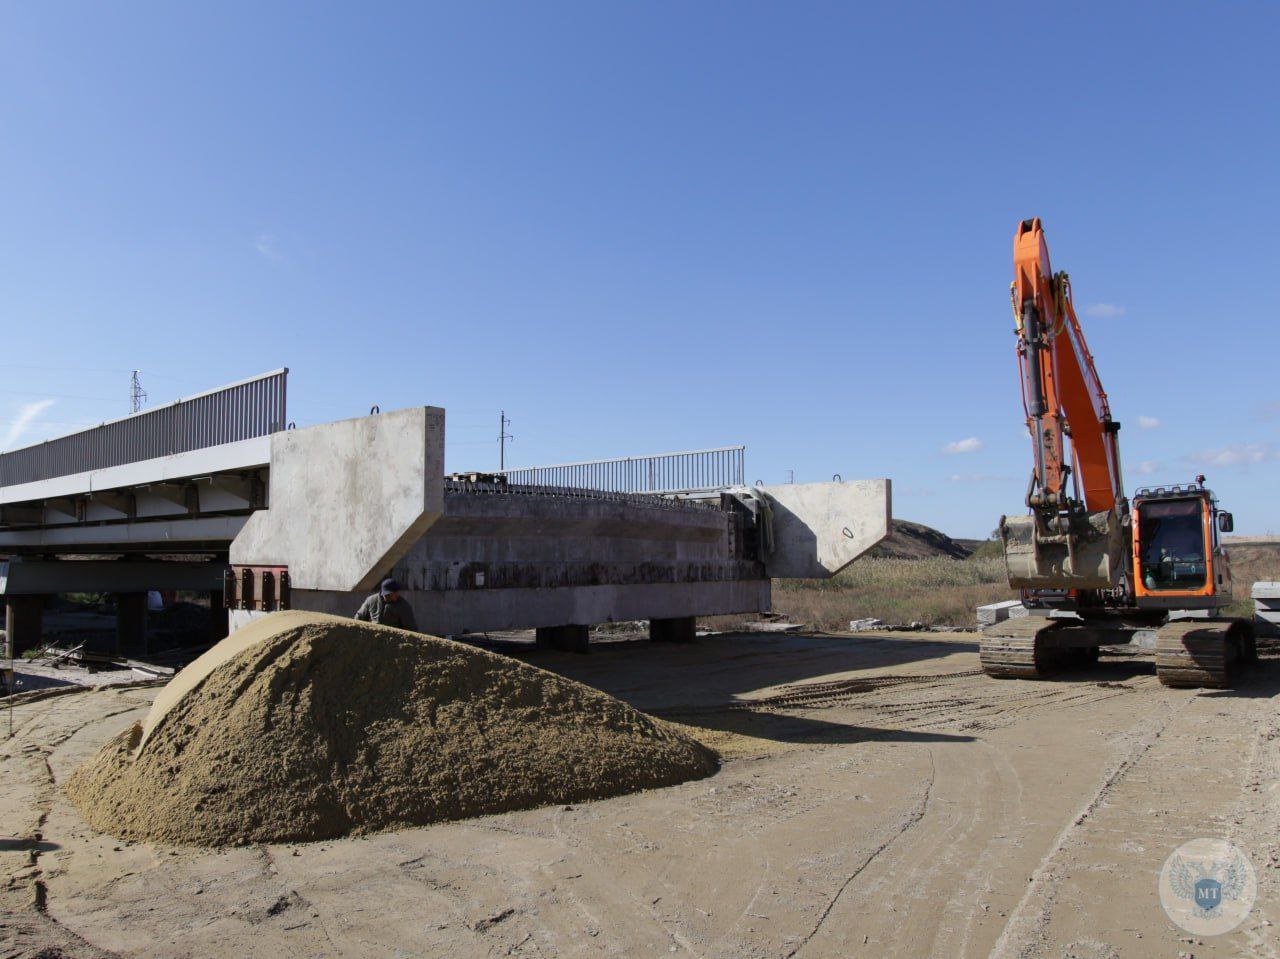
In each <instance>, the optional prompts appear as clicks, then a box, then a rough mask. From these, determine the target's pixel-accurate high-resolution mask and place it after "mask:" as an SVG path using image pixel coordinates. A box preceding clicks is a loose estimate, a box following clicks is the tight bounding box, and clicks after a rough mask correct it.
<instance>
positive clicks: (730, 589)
mask: <svg viewBox="0 0 1280 959" xmlns="http://www.w3.org/2000/svg"><path fill="white" fill-rule="evenodd" d="M401 595H402V596H404V598H405V599H406V600H408V602H409V604H410V605H411V606H412V607H413V614H414V617H415V618H416V619H417V621H418V628H419V629H420V630H422V631H423V632H425V633H431V634H432V635H435V636H456V635H459V634H461V633H482V632H490V631H493V630H499V629H535V628H538V627H546V626H563V625H566V624H569V623H579V624H585V625H594V624H597V623H609V622H623V621H627V620H637V619H677V618H680V617H686V616H721V615H727V614H730V613H755V612H763V611H765V610H768V609H769V606H770V588H769V580H767V579H750V580H727V581H724V582H710V583H656V584H651V585H614V586H566V587H561V588H555V589H492V590H490V589H458V590H413V589H409V590H405V591H404V592H403V593H401ZM363 598H364V596H363V595H362V594H360V593H346V592H342V593H339V592H330V591H318V590H294V592H293V606H294V608H295V609H308V610H314V611H316V612H321V613H333V614H334V615H337V616H352V615H354V614H355V611H356V609H357V608H358V607H359V605H360V602H361V600H362V599H363ZM259 615H260V614H259ZM253 618H254V617H253V616H252V615H251V614H246V613H245V612H244V611H243V610H234V611H233V612H232V617H231V621H232V628H233V629H235V628H239V627H240V626H241V625H243V624H244V623H247V622H250V621H251V620H252V619H253Z"/></svg>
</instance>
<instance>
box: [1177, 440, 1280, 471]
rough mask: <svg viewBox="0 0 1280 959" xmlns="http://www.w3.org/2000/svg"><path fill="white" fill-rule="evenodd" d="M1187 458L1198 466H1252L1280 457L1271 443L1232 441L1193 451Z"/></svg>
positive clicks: (1279, 453)
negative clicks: (1229, 443) (1212, 447)
mask: <svg viewBox="0 0 1280 959" xmlns="http://www.w3.org/2000/svg"><path fill="white" fill-rule="evenodd" d="M1187 459H1188V460H1190V461H1191V462H1192V463H1194V464H1196V465H1197V466H1250V465H1253V464H1255V463H1265V462H1267V461H1268V460H1275V459H1280V452H1277V451H1276V449H1275V447H1273V446H1272V445H1271V444H1270V443H1232V444H1231V445H1229V446H1219V447H1216V448H1214V449H1207V450H1200V451H1199V452H1196V453H1191V454H1190V455H1189V456H1187Z"/></svg>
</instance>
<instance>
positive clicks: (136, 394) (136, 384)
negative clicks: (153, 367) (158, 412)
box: [129, 370, 147, 413]
mask: <svg viewBox="0 0 1280 959" xmlns="http://www.w3.org/2000/svg"><path fill="white" fill-rule="evenodd" d="M140 372H141V370H134V371H133V377H132V379H130V381H129V412H130V413H137V412H138V411H140V410H141V409H142V404H143V403H145V402H146V401H147V391H146V390H144V389H143V388H142V381H141V380H139V379H138V374H139V373H140Z"/></svg>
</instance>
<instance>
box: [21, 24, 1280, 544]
mask: <svg viewBox="0 0 1280 959" xmlns="http://www.w3.org/2000/svg"><path fill="white" fill-rule="evenodd" d="M1278 9H1280V8H1277V7H1276V6H1275V5H1273V4H1264V3H1225V4H1212V5H1211V4H1177V3H1125V4H1115V3H1108V4H1096V5H1087V4H1086V5H1074V4H1073V5H1048V4H1038V5H1037V4H1025V3H1021V4H937V5H923V4H921V5H916V4H909V3H900V4H884V5H881V6H880V7H878V8H876V7H872V6H871V5H857V4H815V3H801V4H781V3H776V4H760V3H732V4H730V3H696V4H694V3H646V4H632V5H622V4H600V3H581V4H562V3H545V4H481V3H476V4H455V5H452V6H432V5H427V4H405V5H402V6H401V5H394V4H359V5H357V4H348V5H333V4H317V3H307V4H301V3H299V4H285V3H252V4H250V3H242V4H237V3H218V4H202V5H196V4H171V3H154V4H144V3H136V2H124V3H120V4H112V5H107V4H88V3H85V4H78V3H49V4H18V3H9V4H5V5H3V6H2V7H0V82H2V83H3V89H4V95H3V97H0V182H2V183H3V184H4V189H3V191H0V313H2V315H3V319H4V333H5V347H6V348H5V350H4V355H3V356H0V373H3V380H4V382H3V386H2V387H0V441H3V443H4V444H5V445H7V446H8V447H13V446H21V445H26V444H27V443H29V442H34V441H37V440H40V439H43V438H45V437H47V436H52V435H57V434H59V433H63V432H67V431H70V430H72V429H74V428H75V426H76V425H77V424H83V423H90V422H96V421H99V420H102V419H106V418H111V417H114V416H118V415H120V414H122V413H124V412H126V411H127V386H128V371H129V370H131V369H133V368H139V369H141V370H142V371H143V373H142V376H143V383H144V386H145V387H146V388H147V389H148V391H149V393H150V396H151V399H152V401H153V402H160V401H165V400H169V399H174V398H176V397H178V396H181V395H184V394H187V393H190V392H194V391H197V390H200V389H203V388H208V387H212V386H216V385H218V384H220V383H223V382H227V381H231V380H234V379H239V378H241V377H243V376H246V375H250V374H252V373H256V372H260V371H264V370H267V369H270V368H273V367H277V366H288V367H290V369H291V375H290V395H289V400H290V417H291V418H292V419H294V420H296V421H297V422H298V423H299V424H300V425H303V424H307V423H314V422H322V421H325V420H329V419H334V418H340V417H345V416H355V415H361V414H364V413H366V412H367V411H368V409H369V407H370V406H371V405H372V404H374V403H377V404H380V405H381V407H382V409H384V410H385V409H391V408H394V407H398V406H407V405H413V404H422V403H427V404H434V405H439V406H443V407H445V408H446V409H447V410H448V417H449V419H448V433H449V449H448V458H449V463H448V466H449V468H450V469H473V468H482V469H483V468H493V467H495V466H496V461H497V450H496V444H495V442H494V439H495V437H496V434H497V411H498V410H499V409H500V408H505V409H506V410H507V412H508V415H509V416H510V417H511V420H512V427H511V432H512V433H514V434H515V436H516V440H515V442H514V444H513V446H512V447H511V450H510V460H511V462H512V464H513V465H529V464H537V463H546V462H561V461H567V460H577V459H584V458H591V457H597V456H610V455H623V454H639V453H649V452H657V451H662V450H678V449H688V448H700V447H706V446H714V445H721V444H732V443H745V444H746V445H747V447H748V450H747V457H748V473H749V476H748V480H749V481H753V480H756V479H761V480H764V481H765V482H778V481H785V479H786V477H787V476H788V471H789V470H794V471H795V477H796V479H797V480H798V481H808V480H822V479H828V478H830V476H831V475H832V474H833V473H837V472H838V473H840V474H842V475H843V476H844V477H845V478H846V479H848V478H854V477H873V476H890V477H892V478H893V479H894V481H895V493H896V497H895V498H896V502H895V512H896V514H897V515H899V516H902V517H906V518H911V519H916V520H920V521H923V522H927V523H930V524H932V525H935V526H938V527H940V528H942V529H944V530H946V531H948V532H950V533H952V534H953V535H970V536H979V535H985V534H986V533H988V532H989V531H990V530H991V529H992V528H993V527H994V526H995V524H996V521H997V519H998V517H999V516H1000V514H1001V513H1003V512H1016V511H1020V509H1021V504H1022V497H1023V494H1024V488H1025V481H1026V475H1027V472H1028V470H1029V466H1030V450H1029V446H1028V441H1027V439H1026V437H1025V435H1024V433H1023V427H1022V422H1021V416H1022V414H1021V408H1020V404H1019V399H1018V389H1017V380H1016V364H1015V359H1014V353H1013V345H1014V341H1013V336H1012V332H1011V329H1012V321H1011V315H1010V310H1009V301H1008V285H1009V281H1010V279H1011V272H1012V270H1011V249H1012V236H1013V230H1014V227H1015V224H1016V223H1017V221H1018V220H1019V219H1020V218H1022V217H1025V216H1031V215H1038V216H1041V217H1043V218H1044V221H1045V224H1046V229H1047V232H1048V236H1049V241H1050V245H1051V250H1052V253H1053V257H1054V261H1055V267H1056V268H1058V269H1066V270H1068V271H1069V272H1070V273H1071V275H1072V279H1073V282H1074V286H1075V291H1076V297H1077V305H1078V306H1082V307H1084V310H1083V312H1084V313H1085V314H1087V315H1086V317H1085V323H1086V333H1087V335H1088V337H1089V341H1090V345H1091V347H1092V349H1093V352H1094V354H1095V356H1096V357H1097V361H1098V365H1099V368H1100V372H1101V374H1102V378H1103V381H1104V384H1105V385H1106V387H1107V389H1108V390H1109V392H1110V395H1111V398H1112V405H1113V409H1114V410H1115V413H1116V416H1117V418H1119V419H1120V420H1121V421H1122V423H1123V424H1124V429H1123V432H1122V434H1121V441H1122V450H1123V456H1124V462H1125V467H1126V479H1127V483H1128V486H1129V487H1130V489H1132V488H1133V487H1135V486H1137V485H1140V484H1142V483H1145V482H1148V481H1164V482H1171V481H1181V480H1184V479H1187V478H1189V477H1191V476H1193V475H1194V474H1195V473H1196V472H1198V471H1204V472H1206V473H1207V474H1208V475H1209V478H1210V482H1211V485H1213V486H1214V487H1215V489H1217V491H1218V492H1219V495H1220V496H1221V497H1222V499H1223V501H1224V503H1225V504H1226V505H1227V506H1228V507H1229V508H1231V509H1233V510H1234V511H1235V513H1236V517H1237V530H1238V531H1239V532H1247V533H1265V532H1280V502H1277V497H1276V496H1275V488H1276V478H1277V473H1278V471H1280V441H1278V437H1277V428H1278V427H1280V393H1278V391H1277V389H1276V387H1275V383H1276V375H1277V374H1276V369H1277V356H1278V354H1280V349H1278V346H1280V338H1278V337H1277V333H1276V326H1277V323H1276V320H1277V306H1276V297H1275V294H1274V286H1275V281H1276V274H1277V267H1280V241H1277V238H1276V230H1275V226H1274V224H1275V222H1276V220H1277V212H1278V210H1277V207H1278V206H1280V199H1278V197H1280V191H1278V190H1277V186H1278V184H1277V175H1276V168H1277V159H1276V158H1277V155H1278V154H1280V110H1277V107H1276V102H1275V97H1276V91H1277V76H1276V67H1275V57H1274V54H1275V48H1276V42H1277V40H1278V39H1280V30H1277V27H1280V13H1278V12H1277V10H1278Z"/></svg>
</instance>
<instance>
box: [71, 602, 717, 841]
mask: <svg viewBox="0 0 1280 959" xmlns="http://www.w3.org/2000/svg"><path fill="white" fill-rule="evenodd" d="M249 630H253V631H254V632H253V633H252V634H251V635H250V637H249V638H248V639H246V636H245V633H246V631H245V630H242V631H240V632H238V633H237V634H236V635H235V637H233V638H232V640H227V641H225V642H233V641H234V642H236V643H237V644H238V645H237V648H236V651H235V653H234V655H232V656H231V657H230V658H227V659H225V661H220V660H217V657H216V656H215V657H214V661H213V662H211V661H206V662H205V663H204V664H201V663H200V662H199V661H197V663H194V664H192V666H191V667H188V669H190V670H193V671H194V673H193V675H195V676H196V677H198V681H196V682H194V683H192V682H188V684H187V685H188V686H189V687H190V688H182V687H183V676H182V674H179V677H178V678H177V679H175V681H174V684H173V685H174V688H175V690H178V691H179V694H177V695H173V696H165V694H164V693H162V694H161V696H160V697H158V698H157V703H156V706H155V707H154V708H153V714H152V715H151V716H149V717H148V719H147V722H146V723H145V724H144V723H137V724H134V725H133V726H132V727H131V728H129V729H127V730H126V731H125V732H124V733H122V734H121V735H120V736H118V737H116V738H115V739H114V740H113V741H111V742H110V743H108V744H107V745H106V746H105V747H104V749H103V750H102V752H100V753H99V754H98V756H97V757H96V758H94V759H92V760H91V761H90V762H88V763H86V764H85V765H84V766H82V767H81V768H80V769H78V770H77V771H76V772H75V774H74V775H73V776H72V777H71V779H70V780H69V781H68V783H67V795H68V796H69V797H70V798H71V800H72V801H73V802H74V803H75V804H76V806H77V807H78V808H79V809H80V811H81V813H82V814H83V815H84V817H85V819H86V820H87V821H88V822H89V824H90V825H92V826H93V827H94V828H96V829H99V830H101V831H103V832H111V833H113V834H115V835H118V836H123V837H125V838H130V839H150V840H161V841H166V842H174V843H190V844H195V845H238V844H243V843H249V842H273V841H276V842H278V841H287V840H314V839H325V838H330V837H334V836H341V835H347V834H361V833H370V832H376V831H379V830H384V829H392V828H399V827H404V826H413V825H423V824H426V823H432V822H438V821H440V820H448V819H459V818H464V817H468V816H476V815H481V814H485V813H496V812H506V811H510V810H515V809H526V808H530V807H534V806H540V805H545V804H548V803H563V802H573V801H580V800H587V799H599V798H604V797H607V796H615V795H619V794H621V793H627V792H634V791H636V790H640V789H648V788H653V787H658V786H668V785H672V784H674V783H678V782H683V781H685V780H688V779H696V778H699V777H702V776H706V775H709V774H710V773H712V772H714V771H715V770H716V768H717V759H716V757H715V755H714V754H713V753H712V752H711V751H710V750H708V749H706V748H705V747H703V746H701V745H699V744H697V743H695V742H694V741H693V740H691V739H690V738H688V737H687V736H685V735H684V734H682V733H681V732H679V731H678V730H677V729H676V728H674V727H672V726H671V725H670V724H667V723H664V722H662V721H661V720H656V719H653V718H651V717H649V716H646V715H645V714H643V713H641V712H639V711H637V710H635V709H633V708H632V707H630V706H628V705H626V704H625V703H623V702H621V701H619V700H617V699H615V698H613V697H612V696H609V695H607V694H604V693H601V692H598V691H596V690H594V689H591V688H589V687H587V686H584V685H582V684H580V683H576V682H573V681H572V680H568V679H564V678H562V677H560V676H556V675H553V674H551V673H548V672H545V671H544V670H541V669H537V668H535V667H532V666H529V665H526V664H524V663H520V662H517V661H515V660H512V659H508V658H506V657H502V656H497V655H495V654H492V653H488V652H485V651H483V650H478V649H475V648H472V647H469V646H465V645H462V644H459V643H454V642H450V641H447V640H442V639H436V638H434V637H427V636H419V635H416V634H412V633H407V632H404V631H402V630H395V629H389V628H386V627H382V626H373V625H369V624H366V623H357V622H354V621H351V620H343V619H338V618H336V617H330V616H317V615H314V614H303V613H280V614H274V615H273V616H271V617H266V618H264V619H263V620H260V621H259V622H258V623H256V624H254V625H253V626H251V627H249ZM214 652H215V651H211V653H210V654H207V655H212V654H213V653H214ZM202 672H203V673H204V675H203V676H201V673H202ZM189 678H190V677H188V679H189ZM166 692H168V690H166ZM144 729H145V738H144Z"/></svg>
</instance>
